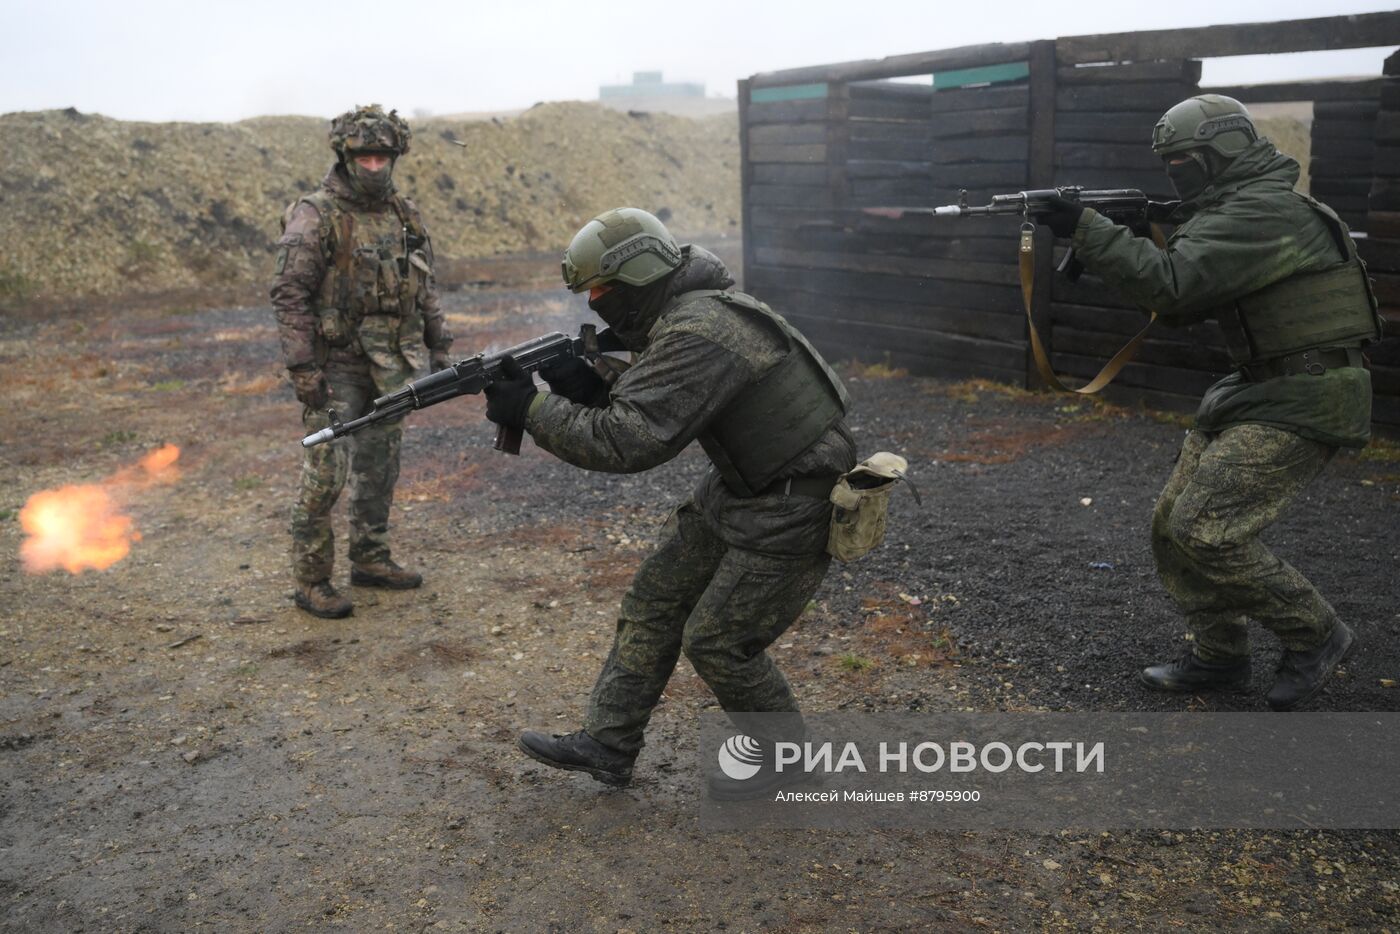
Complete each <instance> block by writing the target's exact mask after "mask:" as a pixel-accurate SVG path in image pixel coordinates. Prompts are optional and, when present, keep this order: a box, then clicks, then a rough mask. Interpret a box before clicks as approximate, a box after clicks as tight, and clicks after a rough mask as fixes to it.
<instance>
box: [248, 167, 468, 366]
mask: <svg viewBox="0 0 1400 934" xmlns="http://www.w3.org/2000/svg"><path fill="white" fill-rule="evenodd" d="M323 208H326V210H323ZM405 228H408V230H409V233H410V235H411V237H412V239H413V241H414V242H410V243H407V244H406V243H405ZM347 235H348V236H347ZM419 238H421V239H422V244H421V245H415V244H416V240H417V239H419ZM347 240H348V242H347ZM271 295H272V305H273V309H274V311H275V312H276V315H277V329H278V332H279V335H280V337H281V341H282V360H283V363H285V364H286V366H287V368H288V369H291V370H302V369H308V368H311V367H317V366H323V365H326V364H327V363H328V362H329V364H330V365H332V366H335V365H337V364H338V365H340V366H342V367H344V366H349V367H363V366H365V365H366V364H367V362H369V361H370V360H371V359H372V360H373V362H374V363H375V364H376V365H379V366H385V367H388V368H390V369H393V368H395V367H399V368H403V367H406V368H408V369H410V370H411V369H414V368H416V367H419V366H421V365H422V364H423V362H424V361H423V359H422V358H423V356H424V355H423V352H422V348H424V347H426V348H427V349H428V350H444V351H445V350H447V349H448V348H449V347H451V346H452V335H451V334H450V333H449V332H448V330H447V327H446V325H445V323H444V321H443V314H442V307H441V304H440V302H439V299H438V292H437V286H436V283H435V282H434V280H433V275H432V247H431V244H430V242H429V241H428V240H427V233H426V230H425V229H424V227H423V221H422V218H421V216H420V215H419V213H418V209H417V207H415V206H414V204H413V202H412V201H410V200H409V199H407V198H404V197H402V196H400V195H397V194H396V195H394V196H392V197H391V198H389V199H386V200H384V201H382V202H376V203H369V202H367V201H365V200H364V199H363V198H362V197H361V196H360V195H358V194H356V193H355V192H354V191H353V190H352V189H351V188H350V185H349V183H348V182H347V181H346V180H345V178H344V176H343V175H342V174H341V172H340V171H339V169H338V166H332V167H331V170H330V171H329V172H327V173H326V177H325V179H324V180H322V182H321V187H320V189H319V190H318V191H317V192H315V193H314V194H312V195H309V196H306V197H303V198H301V199H298V200H297V201H296V202H294V203H293V204H292V205H291V206H290V207H289V208H288V209H287V212H286V214H285V215H284V216H283V232H282V237H281V239H280V240H278V241H277V273H276V277H275V278H274V279H273V282H272V290H271ZM371 332H372V333H371ZM381 358H382V359H381Z"/></svg>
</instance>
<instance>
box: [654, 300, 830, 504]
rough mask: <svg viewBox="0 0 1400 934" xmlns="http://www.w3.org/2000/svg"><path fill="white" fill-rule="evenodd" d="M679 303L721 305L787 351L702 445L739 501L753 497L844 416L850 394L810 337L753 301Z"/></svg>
mask: <svg viewBox="0 0 1400 934" xmlns="http://www.w3.org/2000/svg"><path fill="white" fill-rule="evenodd" d="M681 298H682V300H683V301H689V300H692V299H695V298H714V299H717V300H718V301H721V302H723V303H724V304H725V305H727V306H729V307H730V308H732V309H733V310H734V311H735V312H736V313H737V314H740V315H743V316H745V317H746V318H748V319H749V320H750V321H754V322H757V323H759V324H760V325H761V326H763V327H764V328H766V329H767V330H768V331H770V332H771V333H774V334H776V335H777V336H778V337H780V338H781V339H782V341H783V344H784V345H785V350H786V352H785V353H784V355H783V358H782V360H780V361H779V362H778V363H777V364H776V365H774V366H773V367H772V368H770V369H769V370H768V371H767V372H766V373H764V374H763V375H762V376H760V377H759V379H758V381H757V382H755V383H754V384H753V385H752V386H750V387H749V388H748V389H747V390H745V391H744V392H742V393H741V394H740V395H739V397H738V398H736V399H735V400H734V401H732V402H730V403H729V405H728V406H726V407H725V408H724V410H723V411H721V412H720V413H719V415H718V417H717V418H716V419H715V420H714V422H712V423H711V425H710V427H709V430H708V431H706V432H705V433H704V434H702V435H700V438H699V441H700V446H701V447H702V448H704V450H705V453H706V454H707V455H708V456H709V458H710V461H711V462H712V463H713V464H714V465H715V469H716V470H718V471H719V474H720V476H721V477H722V478H724V482H725V484H726V485H727V486H728V487H729V488H730V489H731V490H733V491H734V492H735V493H737V494H738V495H740V496H754V495H756V494H758V493H759V492H760V491H762V490H763V489H764V488H765V487H767V486H768V485H769V484H770V483H772V482H773V481H774V480H776V479H778V478H779V477H782V476H783V472H784V470H786V469H787V468H788V467H789V466H791V465H792V464H793V462H795V461H796V460H797V459H798V458H799V457H801V456H802V455H803V454H805V453H807V451H809V450H811V448H812V446H813V445H815V444H816V443H817V442H818V441H820V440H821V439H822V437H823V436H824V435H825V434H826V432H827V430H828V429H830V428H831V426H832V425H834V424H836V422H837V421H838V420H839V419H840V418H841V417H842V416H843V415H845V414H846V406H847V404H848V397H847V395H846V388H845V386H843V385H842V384H841V380H840V378H839V377H837V375H836V374H835V373H833V372H832V371H831V368H830V367H829V366H827V364H826V361H825V360H823V359H822V357H821V354H819V353H817V351H816V350H815V349H814V348H813V347H812V345H811V344H810V343H808V342H807V338H805V337H803V336H802V334H801V333H799V332H798V331H797V329H796V328H794V327H793V326H792V325H790V324H788V323H787V321H785V320H784V319H783V318H782V316H780V315H778V314H776V313H775V312H774V311H773V310H772V309H770V308H769V307H768V306H767V305H765V304H764V303H763V302H760V301H759V300H758V299H756V298H754V297H753V296H751V295H745V294H744V293H742V292H723V291H714V290H706V291H701V292H690V293H687V294H685V295H684V296H681Z"/></svg>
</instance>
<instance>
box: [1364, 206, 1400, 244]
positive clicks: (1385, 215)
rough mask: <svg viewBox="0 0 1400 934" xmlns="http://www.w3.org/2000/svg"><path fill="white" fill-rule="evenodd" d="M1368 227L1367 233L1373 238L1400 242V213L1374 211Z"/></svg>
mask: <svg viewBox="0 0 1400 934" xmlns="http://www.w3.org/2000/svg"><path fill="white" fill-rule="evenodd" d="M1366 225H1367V227H1366V232H1367V233H1369V234H1370V235H1371V236H1372V237H1385V238H1389V239H1395V240H1400V211H1372V212H1370V215H1369V216H1368V217H1367V218H1366Z"/></svg>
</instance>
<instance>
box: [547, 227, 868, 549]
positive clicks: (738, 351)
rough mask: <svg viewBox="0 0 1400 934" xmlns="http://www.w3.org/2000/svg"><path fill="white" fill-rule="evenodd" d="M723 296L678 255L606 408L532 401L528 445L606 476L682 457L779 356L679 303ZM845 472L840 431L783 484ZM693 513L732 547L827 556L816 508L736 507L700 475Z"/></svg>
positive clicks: (691, 255)
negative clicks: (644, 336)
mask: <svg viewBox="0 0 1400 934" xmlns="http://www.w3.org/2000/svg"><path fill="white" fill-rule="evenodd" d="M733 284H734V280H733V279H732V278H731V277H730V275H729V273H728V270H726V269H725V267H724V264H723V263H722V262H721V261H720V260H719V258H718V257H716V256H714V255H713V254H712V253H709V252H708V251H705V250H703V249H700V248H698V247H687V248H686V249H685V260H684V262H683V265H682V266H681V267H680V268H679V269H678V270H677V271H676V272H675V273H673V274H672V276H671V279H670V281H669V283H668V285H667V290H666V295H665V297H664V300H663V302H662V303H661V305H660V309H659V312H658V314H657V315H656V320H655V322H654V323H653V324H652V326H651V328H650V336H649V340H648V342H647V345H646V347H645V349H644V350H642V351H641V352H640V354H639V355H638V356H637V359H636V362H635V363H634V364H633V365H632V367H631V368H630V369H628V370H627V371H626V372H625V373H623V375H622V376H621V377H620V378H619V379H618V381H617V382H616V383H615V384H614V385H613V387H612V390H611V392H610V398H609V399H608V401H607V404H606V405H603V406H600V407H588V406H583V405H576V404H574V403H572V402H570V401H568V400H567V399H565V398H563V397H562V396H556V395H552V394H550V393H540V395H539V396H537V397H536V399H535V400H534V402H533V403H532V404H531V406H530V411H529V415H528V417H527V419H526V428H527V430H528V431H529V432H530V435H531V437H533V438H534V440H535V443H536V444H538V445H539V446H540V447H542V448H544V449H545V450H547V451H549V452H550V453H552V454H554V455H555V456H557V457H559V458H560V459H561V460H564V461H567V462H568V463H570V464H574V465H576V466H578V467H584V468H587V469H589V470H601V471H608V472H613V473H630V472H634V471H641V470H647V469H649V468H651V467H655V466H657V465H659V464H663V463H665V462H666V461H669V460H671V459H672V458H674V457H675V456H676V455H677V454H679V453H680V452H681V451H682V450H684V449H685V448H686V446H687V445H689V444H690V443H691V442H692V441H694V440H695V439H696V438H697V437H698V436H699V435H700V434H701V433H702V432H704V431H705V430H706V428H707V427H708V426H709V425H710V424H711V422H712V421H713V420H714V419H715V418H716V417H717V416H718V414H719V413H720V412H722V411H723V410H724V408H725V407H726V406H727V405H728V404H729V403H730V402H731V401H732V400H733V399H735V397H736V396H737V395H738V394H739V393H740V392H742V391H744V390H745V389H747V388H748V387H750V386H752V385H753V384H754V383H755V382H757V380H758V378H759V377H760V376H761V375H762V374H764V373H765V372H766V371H767V370H769V369H770V368H771V367H772V366H773V365H774V364H776V363H777V362H778V360H780V359H781V358H782V355H783V349H782V346H781V344H780V341H779V339H778V338H777V337H776V336H774V335H773V334H772V333H770V332H769V331H767V330H766V329H765V328H763V327H762V326H760V325H758V324H757V323H755V322H754V321H752V320H750V319H749V318H747V317H745V316H744V315H743V314H741V313H739V312H737V311H735V310H734V309H733V308H731V307H729V306H728V305H726V304H725V303H724V302H722V301H719V300H717V299H701V300H698V301H696V300H690V301H679V300H678V299H679V297H680V296H682V295H684V294H685V293H687V292H695V291H699V290H703V289H726V288H728V287H729V286H732V285H733ZM853 466H855V442H854V441H853V440H852V438H851V434H850V432H849V430H848V429H847V428H846V424H845V420H844V419H839V420H837V422H836V423H835V424H834V425H832V427H831V428H829V429H827V431H826V433H825V435H823V436H822V438H821V439H820V440H819V441H818V442H817V443H816V444H815V445H813V446H812V447H811V448H809V449H808V450H807V451H806V453H804V454H802V455H801V457H800V458H799V459H798V460H797V461H796V462H794V463H793V464H792V466H791V467H790V468H789V469H788V470H787V473H788V474H789V475H791V476H795V477H801V476H811V477H820V476H834V475H836V474H839V473H843V472H845V471H847V470H850V469H851V467H853ZM695 501H696V503H697V505H698V506H699V507H700V509H701V512H702V514H703V515H704V517H705V520H706V522H707V524H708V525H709V526H710V527H711V528H712V529H713V530H714V531H715V533H716V534H717V535H719V536H720V538H721V539H722V540H724V541H725V542H726V543H728V544H730V545H732V546H735V547H739V548H745V549H748V550H751V551H759V552H764V553H768V554H775V555H798V554H815V553H817V552H820V551H822V550H823V549H824V548H825V546H826V536H827V529H828V525H829V522H830V516H831V505H830V503H828V502H827V501H826V500H819V499H814V498H809V497H803V496H791V497H785V496H782V495H773V494H768V495H763V494H760V495H758V496H751V497H741V496H738V495H736V494H734V493H733V492H732V491H730V490H729V488H728V487H727V486H726V485H725V484H724V481H723V480H721V479H720V477H719V474H718V472H717V471H715V470H713V469H711V470H710V471H709V473H708V474H707V475H706V477H705V479H704V480H703V481H701V484H700V487H699V489H698V490H697V491H696V494H695Z"/></svg>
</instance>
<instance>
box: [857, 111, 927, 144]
mask: <svg viewBox="0 0 1400 934" xmlns="http://www.w3.org/2000/svg"><path fill="white" fill-rule="evenodd" d="M932 129H933V128H932V126H931V125H930V124H929V121H928V118H927V115H925V118H924V120H923V121H922V122H920V123H896V122H891V121H888V120H856V119H852V120H851V139H904V140H910V139H916V140H919V141H921V142H927V141H928V140H929V138H930V137H931V136H932V135H933V133H932Z"/></svg>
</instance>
